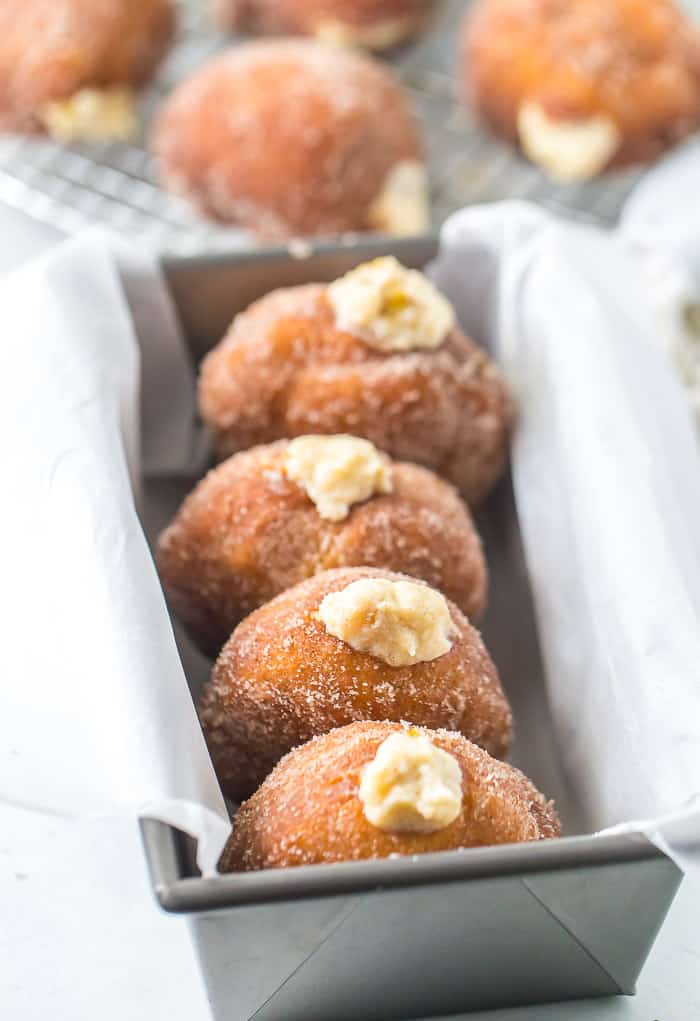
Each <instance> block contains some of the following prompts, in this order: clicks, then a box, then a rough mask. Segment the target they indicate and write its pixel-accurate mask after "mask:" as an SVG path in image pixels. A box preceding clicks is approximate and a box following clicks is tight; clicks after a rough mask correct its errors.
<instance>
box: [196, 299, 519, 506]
mask: <svg viewBox="0 0 700 1021" xmlns="http://www.w3.org/2000/svg"><path fill="white" fill-rule="evenodd" d="M357 307H359V303H358V305H357ZM342 325H343V324H339V322H338V318H337V316H336V313H335V312H334V308H333V306H332V304H331V302H330V300H329V288H328V287H326V286H323V285H320V284H319V285H315V284H310V285H306V286H301V287H294V288H289V289H285V290H279V291H274V292H272V293H271V294H268V295H267V296H266V297H265V298H263V299H261V300H260V301H257V302H255V303H254V304H253V305H251V306H250V308H249V309H247V311H246V312H244V313H243V314H242V315H239V316H238V317H237V318H236V319H235V321H234V322H233V324H232V326H231V328H230V330H229V332H228V334H227V335H226V337H225V338H224V339H223V340H222V341H221V343H220V344H219V345H218V346H217V347H216V348H215V349H214V350H213V351H211V352H210V353H209V355H208V356H207V358H206V359H205V360H204V362H203V365H202V369H201V375H200V383H199V403H200V410H201V414H202V416H203V418H204V421H205V422H206V423H207V424H208V425H209V427H210V429H211V430H212V432H213V434H214V437H215V440H216V445H217V449H218V453H219V455H220V456H221V457H225V456H227V455H229V454H231V453H234V452H235V451H237V450H241V449H245V448H247V447H251V446H254V445H256V444H259V443H266V442H269V441H271V440H276V439H279V438H281V437H285V436H299V435H303V434H305V433H344V432H347V433H352V434H354V435H356V436H363V437H366V438H367V439H369V440H371V442H372V443H374V444H375V445H376V446H377V447H379V448H380V449H381V450H384V451H386V452H387V453H388V454H390V455H391V456H392V457H395V458H397V459H398V460H402V461H412V462H415V463H417V464H422V465H424V466H425V467H427V468H431V469H432V470H433V471H435V472H437V473H438V474H439V475H442V476H444V477H445V478H447V479H449V480H450V481H451V482H452V483H453V484H454V485H456V486H457V488H458V489H459V490H460V492H461V493H462V495H463V496H464V497H465V499H466V500H467V501H468V502H469V503H470V504H471V505H474V504H476V503H478V502H479V501H480V500H481V499H482V498H483V496H484V495H485V494H486V493H487V492H488V491H489V489H490V488H491V487H492V486H493V484H494V483H495V482H496V481H497V479H498V478H499V477H500V475H501V474H502V472H503V470H504V468H505V464H506V460H507V453H508V437H509V427H510V421H511V417H512V406H511V402H510V398H509V396H508V391H507V388H506V385H505V383H504V380H503V378H502V377H501V375H500V373H499V371H498V369H497V368H496V366H495V365H494V364H493V363H492V362H491V361H490V359H489V358H488V356H487V355H486V353H485V352H484V351H482V350H481V349H480V348H479V347H477V346H476V344H474V343H473V342H472V341H471V340H469V339H468V338H467V337H465V336H464V334H463V333H462V332H461V331H460V330H459V328H458V327H457V326H456V325H450V326H449V327H448V329H447V331H446V333H445V337H444V340H442V341H441V342H440V343H439V344H438V346H434V347H430V348H428V347H420V348H415V349H413V350H390V349H384V350H380V349H377V348H376V347H375V346H372V345H371V344H368V343H367V342H366V339H365V338H364V337H363V336H362V335H361V333H352V332H350V331H349V329H346V328H342Z"/></svg>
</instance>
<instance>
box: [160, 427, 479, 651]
mask: <svg viewBox="0 0 700 1021" xmlns="http://www.w3.org/2000/svg"><path fill="white" fill-rule="evenodd" d="M288 446H289V443H288V441H287V440H281V441H279V442H277V443H274V444H271V445H269V446H263V447H256V448H254V449H253V450H248V451H245V452H244V453H240V454H236V455H235V456H234V457H231V458H230V459H229V460H227V461H225V462H223V464H220V465H219V466H218V467H217V468H215V469H213V471H211V472H209V474H208V475H207V476H206V477H205V478H204V479H202V481H201V482H200V483H199V485H198V486H197V487H196V488H195V490H194V491H193V492H192V493H191V494H190V496H189V497H188V498H187V499H186V500H185V502H184V504H183V505H182V507H181V508H180V510H179V511H178V513H177V515H176V517H175V519H174V520H173V522H172V524H171V525H169V527H168V528H166V529H165V531H164V532H163V533H162V535H161V536H160V539H159V542H158V554H157V560H158V568H159V571H160V576H161V579H162V582H163V585H164V588H165V590H166V593H167V595H168V599H169V602H170V604H171V606H172V608H173V610H174V612H175V613H176V614H177V616H178V617H179V618H180V620H181V621H182V622H183V624H184V625H185V626H186V628H187V630H188V631H189V633H190V634H191V636H192V637H193V638H194V640H195V641H196V642H197V644H198V645H199V646H200V647H201V648H202V650H203V651H204V652H206V653H208V654H209V655H212V656H214V655H216V654H217V652H218V651H219V650H220V649H221V647H222V645H223V644H224V642H225V641H226V639H227V638H228V637H229V636H230V634H231V632H232V631H233V629H234V627H235V626H236V624H238V622H239V621H240V620H241V619H242V618H243V617H244V616H246V614H248V613H250V612H251V611H252V610H254V609H256V608H257V607H258V606H261V605H262V604H263V603H265V602H267V601H268V600H270V599H272V598H273V597H274V596H276V595H278V594H279V593H280V592H283V591H284V590H285V589H287V588H290V587H291V586H292V585H296V584H297V583H298V582H301V581H304V579H306V578H308V577H309V576H311V575H313V574H317V573H318V572H319V571H324V570H326V569H328V568H335V567H354V566H361V565H367V566H370V567H384V568H387V569H389V570H392V571H399V572H401V573H403V574H407V575H411V576H413V577H416V578H422V579H423V580H425V581H427V582H428V583H429V584H430V585H432V586H433V587H435V588H437V589H439V590H440V591H442V592H444V594H445V595H446V596H447V597H448V598H449V599H452V601H453V602H455V603H456V604H457V605H458V606H459V608H460V609H461V610H462V612H463V613H464V614H465V615H466V616H467V617H469V618H470V619H472V620H473V619H475V618H476V617H478V615H479V613H480V612H481V610H482V609H483V607H484V603H485V600H486V585H487V573H486V564H485V561H484V555H483V552H482V548H481V542H480V539H479V536H478V534H477V532H476V529H475V528H474V524H473V522H472V520H471V516H470V514H469V512H468V510H467V508H466V507H465V505H464V503H463V502H462V501H461V500H460V498H459V496H458V495H457V493H456V492H455V491H454V489H453V488H452V486H450V485H449V484H448V483H446V482H444V481H443V480H442V479H439V478H438V477H437V476H435V475H433V473H432V472H429V471H426V469H424V468H420V467H418V466H416V465H412V464H393V465H392V466H391V475H392V481H393V490H392V492H390V493H382V494H376V495H374V496H372V497H371V498H370V499H368V500H366V501H364V502H363V503H359V504H355V505H354V506H353V507H352V508H351V509H350V511H349V513H348V515H347V517H346V518H344V519H343V520H341V521H330V520H326V519H324V518H322V517H321V516H320V515H319V513H318V510H317V509H316V507H315V505H314V504H313V503H312V501H311V500H310V498H309V497H308V495H307V494H306V492H305V490H304V489H303V488H302V487H301V486H299V485H298V484H297V483H296V482H293V481H292V480H291V479H289V478H288V477H287V475H286V474H285V470H284V461H285V456H286V451H287V449H288Z"/></svg>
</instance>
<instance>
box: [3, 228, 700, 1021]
mask: <svg viewBox="0 0 700 1021" xmlns="http://www.w3.org/2000/svg"><path fill="white" fill-rule="evenodd" d="M3 237H7V234H6V232H5V230H3ZM8 247H9V246H8ZM22 248H23V249H24V250H26V245H24V244H23V245H22ZM15 250H16V251H17V250H19V245H17V246H15ZM3 814H4V819H3V820H2V822H3V823H4V825H2V826H1V827H0V833H2V834H3V840H2V843H1V844H0V852H1V853H3V864H4V855H7V861H8V862H9V865H10V868H9V870H7V871H5V869H4V868H3V877H4V880H3V881H4V882H5V883H6V886H7V891H6V892H7V894H8V898H9V899H8V900H7V901H6V900H5V898H4V897H3V907H4V906H5V903H8V904H9V905H10V908H11V910H10V911H8V912H7V913H5V911H3V916H4V918H8V917H13V916H17V915H19V917H20V919H21V921H20V922H19V923H18V924H14V925H13V931H12V933H11V938H10V933H9V931H6V932H3V933H2V936H1V937H0V938H6V939H7V946H6V947H0V950H3V951H4V952H3V953H2V954H1V955H0V957H1V958H2V959H4V960H8V959H10V960H11V962H12V963H13V965H14V962H15V961H17V962H18V968H19V971H17V972H15V973H14V974H12V973H11V977H10V990H9V992H10V996H11V997H12V998H11V999H9V1008H10V1009H8V1010H7V1016H8V1017H12V1018H13V1021H14V1019H15V1018H16V1019H18V1021H20V1019H22V1021H23V1019H24V1018H34V1017H37V1018H38V1017H42V1018H43V1017H44V1016H46V1012H47V1011H48V1010H49V1009H50V1010H51V1012H52V1014H54V1015H55V1016H66V1017H70V1018H71V1019H72V1021H73V1019H77V1021H81V1019H82V1018H85V1019H86V1021H87V1018H88V1017H90V1018H94V1017H95V1015H96V1014H99V1016H100V1017H101V1018H105V1019H107V1021H109V1019H110V1018H111V1017H114V1018H115V1019H116V1018H120V1019H122V1018H132V1017H133V1018H149V1017H151V1016H153V1017H160V1016H168V1017H169V1018H171V1019H174V1021H178V1019H179V1018H180V1017H182V1018H183V1019H184V1018H188V1019H189V1021H193V1019H195V1018H199V1017H201V1018H204V1017H205V1016H206V1008H205V1006H204V1003H203V999H202V994H201V985H200V983H199V978H198V975H197V973H196V970H195V969H194V967H192V970H191V971H190V969H189V966H188V961H189V954H190V951H189V945H188V941H187V937H186V934H185V932H184V929H183V927H182V922H181V920H179V919H175V918H162V917H161V916H159V915H158V913H157V912H156V911H155V910H154V909H153V908H152V906H151V904H150V902H149V901H148V900H147V897H146V896H144V894H145V893H146V894H147V887H146V883H145V879H144V872H143V864H142V858H141V856H140V854H139V855H138V857H137V856H136V855H135V854H134V852H135V850H136V846H137V839H136V835H135V831H134V830H133V829H130V828H129V826H128V825H126V824H123V823H120V824H116V823H114V822H112V823H107V822H106V821H103V822H102V823H100V822H99V821H94V820H91V821H89V822H88V821H85V822H83V823H80V824H78V823H76V822H75V821H72V820H71V821H68V820H65V819H61V820H55V819H51V818H49V817H46V816H41V817H37V816H36V815H35V814H34V813H32V812H27V811H24V810H22V809H20V808H16V807H15V808H12V807H11V806H7V805H5V806H3ZM8 835H11V836H8ZM47 847H49V848H51V851H52V854H51V855H50V856H49V855H47V851H46V848H47ZM96 852H97V854H96ZM47 859H48V861H47ZM127 862H128V863H129V864H128V867H126V868H125V867H124V866H125V864H126V863H127ZM117 868H118V869H119V884H118V888H117V889H116V890H115V887H114V885H113V884H111V883H109V882H108V880H107V877H108V876H109V875H110V873H111V874H116V871H117ZM83 873H84V874H85V876H87V877H91V878H90V880H89V881H83V879H82V875H83ZM49 879H51V880H52V882H51V885H49V882H48V881H49ZM93 880H94V881H93ZM56 890H58V891H59V892H58V893H57V892H56ZM686 890H689V891H690V893H687V892H686V893H682V894H681V897H680V898H679V900H678V901H677V903H676V905H675V906H674V909H673V911H672V916H671V922H670V924H669V926H667V928H666V929H665V930H664V933H663V935H662V938H661V940H660V942H659V944H658V945H657V948H656V949H655V951H654V954H653V956H652V958H651V961H650V963H649V966H648V968H647V970H646V972H645V973H644V976H643V980H642V983H641V987H640V989H641V993H642V995H641V997H640V998H638V999H637V1000H634V1001H618V1000H616V1001H611V1002H609V1003H601V1002H596V1003H593V1004H576V1005H568V1006H563V1007H562V1006H557V1007H555V1008H543V1007H537V1008H531V1009H529V1010H526V1011H508V1012H497V1013H493V1012H492V1013H490V1014H488V1015H484V1018H486V1017H488V1018H495V1019H500V1018H503V1019H504V1021H505V1019H506V1018H508V1019H509V1021H511V1019H512V1021H515V1019H516V1018H517V1019H520V1018H527V1019H528V1021H529V1019H531V1018H532V1019H534V1018H543V1019H544V1018H549V1017H551V1018H554V1017H557V1018H560V1017H564V1018H576V1017H580V1018H584V1017H586V1018H589V1017H600V1018H607V1017H610V1018H635V1019H639V1021H641V1019H642V1018H644V1019H645V1021H653V1018H654V1017H655V1016H657V1015H658V1016H659V1018H660V1021H675V1019H676V1018H678V1019H679V1021H680V1019H681V1018H682V1019H683V1021H689V1019H692V1018H693V1017H694V1016H695V1014H696V1013H697V1010H698V995H699V993H700V989H699V988H698V980H697V977H696V976H697V974H698V959H699V957H700V947H699V946H697V945H696V946H693V945H692V943H691V942H690V941H691V939H692V936H691V932H692V930H693V929H695V928H696V926H695V925H694V922H695V918H696V916H697V909H698V907H699V906H700V889H698V883H697V880H696V879H695V878H694V879H693V880H692V881H690V880H686ZM27 906H29V907H27ZM13 908H14V911H13V910H12V909H13ZM71 908H72V910H71ZM125 909H126V910H125ZM105 912H106V916H107V917H109V918H110V920H111V925H110V926H109V927H105V925H104V918H105ZM691 919H692V923H691V921H690V920H691ZM137 934H138V935H139V936H140V937H143V942H142V940H141V939H140V938H139V939H138V940H137V938H136V936H137ZM166 944H167V945H166ZM10 950H11V951H12V956H11V957H10ZM115 962H119V963H118V964H116V965H115ZM144 964H146V965H147V966H146V967H144ZM82 965H85V967H84V968H83V967H81V966H82ZM679 969H681V970H680V972H679ZM164 971H167V972H168V973H169V974H170V975H171V976H172V978H171V982H172V986H168V985H167V984H165V985H163V986H161V982H160V981H159V978H160V976H161V975H163V974H164ZM37 976H39V978H37ZM149 976H152V977H153V982H152V984H149ZM42 977H43V980H42ZM166 982H167V980H166ZM171 993H174V995H172V996H171ZM672 994H673V996H674V997H677V999H675V1004H674V1000H672V998H671V997H672ZM7 1002H8V1001H7V999H6V998H5V997H4V996H0V1003H3V1006H4V1005H5V1004H6V1003H7ZM672 1004H674V1005H673V1007H672ZM672 1011H675V1012H672ZM650 1012H651V1014H650ZM3 1013H4V1012H3ZM471 1016H472V1017H475V1016H476V1017H478V1016H479V1015H471Z"/></svg>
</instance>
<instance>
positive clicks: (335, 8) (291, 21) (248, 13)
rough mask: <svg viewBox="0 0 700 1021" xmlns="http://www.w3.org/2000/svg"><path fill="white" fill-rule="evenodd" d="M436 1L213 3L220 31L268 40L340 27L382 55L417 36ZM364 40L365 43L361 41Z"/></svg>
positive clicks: (218, 0) (256, 0)
mask: <svg viewBox="0 0 700 1021" xmlns="http://www.w3.org/2000/svg"><path fill="white" fill-rule="evenodd" d="M434 6H435V5H434V3H433V2H432V0H214V2H213V9H214V17H215V18H216V20H217V21H218V22H219V24H220V25H221V26H222V28H224V29H227V30H230V31H234V32H253V33H260V34H265V35H320V36H321V37H323V36H324V28H325V26H328V25H330V26H334V25H336V26H339V29H340V31H342V29H343V28H344V29H345V31H346V32H347V33H348V37H349V40H350V41H352V37H353V36H355V38H356V39H357V41H358V45H366V46H367V48H368V49H377V50H383V49H387V48H389V47H391V46H395V45H397V44H399V43H401V42H405V41H407V40H408V39H410V38H412V37H414V36H416V35H418V34H419V33H420V31H421V30H422V29H423V28H424V27H425V26H426V25H427V23H428V21H429V19H430V15H431V14H432V9H433V7H434ZM363 40H364V42H363Z"/></svg>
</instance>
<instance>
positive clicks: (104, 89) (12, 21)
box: [0, 0, 175, 141]
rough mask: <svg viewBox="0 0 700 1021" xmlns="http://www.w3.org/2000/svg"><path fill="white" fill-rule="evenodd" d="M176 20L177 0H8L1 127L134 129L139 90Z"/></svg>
mask: <svg viewBox="0 0 700 1021" xmlns="http://www.w3.org/2000/svg"><path fill="white" fill-rule="evenodd" d="M174 26H175V19H174V9H173V5H172V2H171V0H100V2H95V3H89V2H87V3H86V2H85V0H20V2H17V3H12V2H11V0H5V2H4V3H1V4H0V131H13V132H29V133H37V132H38V133H46V132H48V133H49V134H51V135H53V136H54V137H56V138H58V139H59V140H62V141H70V140H73V139H81V138H82V139H84V138H88V139H90V138H91V139H98V138H99V139H105V138H122V139H123V138H128V137H130V136H131V135H133V134H134V132H135V131H136V130H137V127H138V123H137V120H136V114H135V110H134V105H133V94H132V90H133V89H137V88H138V87H139V86H141V85H143V84H144V83H145V82H146V81H148V79H149V78H150V77H151V75H152V74H153V72H154V70H155V68H156V67H157V65H158V63H159V62H160V60H161V58H162V57H163V55H164V53H165V52H166V50H167V48H168V45H169V43H170V41H171V38H172V35H173V31H174Z"/></svg>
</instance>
